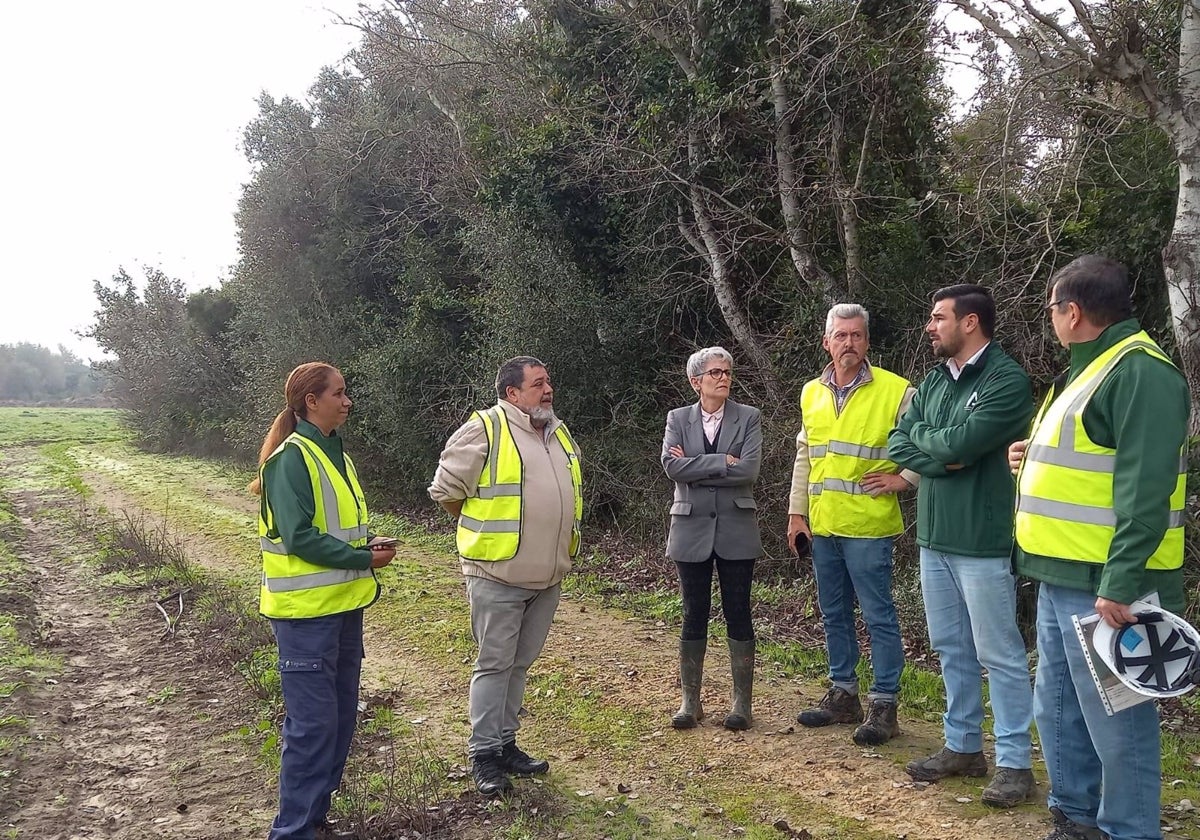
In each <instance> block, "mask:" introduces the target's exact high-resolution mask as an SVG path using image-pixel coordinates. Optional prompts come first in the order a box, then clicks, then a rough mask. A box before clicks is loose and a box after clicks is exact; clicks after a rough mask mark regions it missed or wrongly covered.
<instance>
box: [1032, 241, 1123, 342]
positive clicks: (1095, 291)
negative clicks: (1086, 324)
mask: <svg viewBox="0 0 1200 840" xmlns="http://www.w3.org/2000/svg"><path fill="white" fill-rule="evenodd" d="M1046 293H1047V295H1053V296H1054V297H1055V298H1057V299H1058V300H1060V301H1068V300H1069V301H1073V302H1074V303H1075V304H1076V305H1077V306H1078V307H1079V308H1080V310H1082V312H1083V314H1084V315H1086V316H1087V318H1088V320H1089V321H1091V322H1092V323H1093V324H1095V325H1096V326H1098V327H1107V326H1108V325H1109V324H1115V323H1117V322H1118V321H1124V320H1125V319H1126V318H1132V317H1133V290H1132V289H1131V288H1130V286H1129V270H1128V269H1126V268H1125V266H1123V265H1121V263H1119V262H1117V261H1116V260H1111V259H1109V258H1108V257H1102V256H1100V255H1099V254H1087V255H1086V256H1082V257H1078V258H1076V259H1074V260H1072V261H1071V262H1069V263H1067V264H1066V265H1065V266H1063V267H1062V268H1060V269H1059V270H1058V271H1056V272H1054V274H1053V275H1051V277H1050V283H1049V287H1048V288H1047V290H1046Z"/></svg>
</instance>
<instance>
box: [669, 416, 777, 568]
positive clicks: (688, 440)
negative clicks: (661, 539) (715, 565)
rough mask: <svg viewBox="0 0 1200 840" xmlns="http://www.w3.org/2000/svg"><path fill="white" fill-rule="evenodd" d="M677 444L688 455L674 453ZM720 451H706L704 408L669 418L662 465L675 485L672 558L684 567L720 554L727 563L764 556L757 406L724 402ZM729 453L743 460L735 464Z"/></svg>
mask: <svg viewBox="0 0 1200 840" xmlns="http://www.w3.org/2000/svg"><path fill="white" fill-rule="evenodd" d="M672 446H679V447H681V448H682V449H683V452H684V457H682V458H676V457H674V456H673V455H671V454H670V451H669V450H670V449H671V447H672ZM716 449H717V451H716V452H715V453H714V454H712V455H706V454H705V453H704V424H703V422H702V421H701V419H700V404H699V403H695V404H693V405H689V406H685V407H683V408H676V409H675V410H673V411H671V412H670V413H669V414H667V430H666V432H665V434H664V435H663V443H662V465H663V469H664V470H666V473H667V477H668V478H670V479H671V480H672V481H674V482H675V499H674V501H673V502H672V503H671V517H670V518H671V526H670V530H669V531H668V533H667V556H668V557H669V558H671V559H672V560H674V561H676V562H679V563H702V562H703V561H705V560H707V559H708V558H709V557H711V556H712V555H713V553H714V552H715V553H716V554H717V555H718V556H719V557H722V558H724V559H726V560H751V559H754V558H757V557H760V556H762V553H763V551H762V539H761V537H760V536H759V533H758V509H757V508H758V506H757V505H756V504H755V502H754V484H755V482H757V481H758V470H759V467H760V466H761V464H762V418H761V415H760V413H759V410H758V409H757V408H751V407H750V406H748V405H741V404H740V403H736V402H734V401H733V400H726V401H725V415H724V417H723V418H722V419H721V434H720V435H719V436H718V437H717V447H716ZM726 455H735V456H737V457H738V458H739V459H740V460H739V461H738V462H737V463H736V464H734V465H733V466H729V465H727V464H726V462H725V456H726Z"/></svg>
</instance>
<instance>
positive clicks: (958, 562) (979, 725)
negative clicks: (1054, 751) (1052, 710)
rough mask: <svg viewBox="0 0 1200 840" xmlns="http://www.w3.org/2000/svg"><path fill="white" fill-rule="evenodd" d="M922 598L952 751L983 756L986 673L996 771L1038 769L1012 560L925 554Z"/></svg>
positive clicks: (922, 561) (943, 718)
mask: <svg viewBox="0 0 1200 840" xmlns="http://www.w3.org/2000/svg"><path fill="white" fill-rule="evenodd" d="M921 594H922V595H923V597H924V600H925V620H926V621H927V622H928V625H929V642H930V644H931V645H933V649H934V650H935V651H937V654H938V658H939V659H940V660H941V662H942V681H943V682H944V683H945V685H946V714H945V715H943V716H942V724H943V728H944V730H945V735H946V746H947V747H949V748H950V749H952V750H954V751H955V752H960V753H975V752H980V751H982V750H983V675H982V671H983V669H984V668H986V669H987V672H988V688H989V690H990V694H991V700H992V716H993V718H994V720H993V726H992V733H993V734H994V735H995V736H996V766H997V767H1008V768H1011V769H1013V770H1028V769H1030V767H1031V766H1032V761H1031V755H1030V753H1031V748H1032V743H1031V739H1030V735H1029V726H1030V724H1031V723H1032V721H1033V690H1032V688H1031V687H1030V684H1029V663H1028V661H1027V660H1026V658H1025V641H1024V640H1023V639H1022V638H1021V631H1020V630H1019V629H1018V628H1017V586H1016V578H1015V577H1014V576H1013V573H1012V561H1011V560H1010V558H1008V557H965V556H962V555H959V554H946V553H945V552H941V551H934V550H933V549H929V548H924V547H922V548H921Z"/></svg>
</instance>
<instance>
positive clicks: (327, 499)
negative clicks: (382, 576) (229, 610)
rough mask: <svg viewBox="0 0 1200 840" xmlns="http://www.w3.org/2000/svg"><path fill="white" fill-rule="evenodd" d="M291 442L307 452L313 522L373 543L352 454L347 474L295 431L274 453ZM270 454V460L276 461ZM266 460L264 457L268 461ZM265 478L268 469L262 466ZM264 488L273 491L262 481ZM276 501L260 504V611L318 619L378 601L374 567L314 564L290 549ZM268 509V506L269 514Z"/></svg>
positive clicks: (355, 541) (357, 542)
mask: <svg viewBox="0 0 1200 840" xmlns="http://www.w3.org/2000/svg"><path fill="white" fill-rule="evenodd" d="M286 446H295V447H296V448H298V449H299V450H300V453H301V454H302V455H303V456H304V463H305V465H306V466H307V467H308V476H309V480H310V481H311V482H312V492H313V502H314V503H315V505H316V512H315V513H314V514H313V526H314V527H316V529H317V530H318V531H320V532H321V533H322V534H329V535H330V536H332V537H337V538H338V539H339V540H342V541H343V542H347V543H349V544H350V545H352V546H354V547H355V548H361V547H363V546H365V545H366V544H367V502H366V499H365V498H364V497H363V491H362V486H361V485H360V484H359V483H358V473H357V472H356V471H355V469H354V462H353V461H351V460H350V456H349V455H347V456H345V458H346V478H342V474H341V473H340V472H338V469H337V467H335V466H334V465H333V462H332V461H330V460H329V456H327V455H326V454H325V453H324V452H323V451H322V450H321V447H319V446H317V445H316V444H315V443H313V442H312V441H310V440H309V439H308V438H306V437H304V436H303V435H301V434H299V433H298V432H293V433H292V434H291V435H289V436H288V437H287V439H286V440H284V442H283V443H281V444H280V445H279V447H278V448H277V449H276V450H275V451H274V452H273V453H271V458H274V457H275V456H276V455H278V454H279V453H280V452H282V451H283V449H284V447H286ZM271 458H268V459H267V461H270V460H271ZM265 465H266V462H264V466H265ZM259 480H260V482H261V481H262V470H261V469H260V470H259ZM262 488H263V490H262V492H263V493H264V494H265V493H266V492H267V485H266V482H262ZM269 502H270V500H269V499H267V504H264V505H262V506H261V507H260V512H259V518H258V536H259V543H260V545H261V546H262V558H263V574H262V585H261V586H260V588H259V607H258V611H259V612H260V613H262V614H263V615H265V616H267V617H268V618H317V617H319V616H323V615H334V614H336V613H342V612H349V611H350V610H356V609H358V608H360V607H365V606H368V605H370V604H372V603H374V601H375V599H376V598H378V597H379V583H378V582H377V581H376V580H375V573H374V571H373V570H371V569H333V568H330V567H329V566H319V565H317V564H315V563H309V562H308V561H307V560H305V559H304V558H302V557H299V556H297V555H295V554H289V553H288V550H287V547H286V546H284V544H283V539H282V538H281V537H280V535H279V532H278V530H276V528H275V522H274V519H275V517H274V516H273V515H272V513H271V505H270V503H269ZM262 511H266V518H265V519H264V518H263V514H262Z"/></svg>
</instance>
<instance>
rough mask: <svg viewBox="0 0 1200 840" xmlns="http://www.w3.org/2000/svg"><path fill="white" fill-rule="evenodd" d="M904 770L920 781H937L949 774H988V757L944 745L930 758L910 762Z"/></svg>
mask: <svg viewBox="0 0 1200 840" xmlns="http://www.w3.org/2000/svg"><path fill="white" fill-rule="evenodd" d="M904 772H905V773H907V774H908V775H910V776H912V777H913V778H914V779H916V780H917V781H918V782H936V781H937V780H938V779H944V778H946V777H947V776H986V775H987V759H985V758H984V757H983V753H981V752H975V753H960V752H955V751H954V750H952V749H950V748H949V747H942V748H941V750H939V751H938V752H936V753H934V754H933V755H931V756H929V757H928V758H919V759H917V760H916V761H910V762H908V766H907V767H905V768H904Z"/></svg>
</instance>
